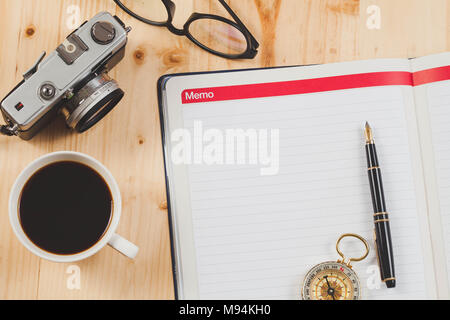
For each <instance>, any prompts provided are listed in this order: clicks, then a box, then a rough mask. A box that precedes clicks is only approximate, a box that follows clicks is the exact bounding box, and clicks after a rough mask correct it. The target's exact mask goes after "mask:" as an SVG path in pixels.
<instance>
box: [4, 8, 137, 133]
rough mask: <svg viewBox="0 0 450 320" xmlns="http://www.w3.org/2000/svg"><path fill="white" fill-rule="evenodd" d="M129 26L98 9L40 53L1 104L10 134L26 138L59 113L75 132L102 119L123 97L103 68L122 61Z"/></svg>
mask: <svg viewBox="0 0 450 320" xmlns="http://www.w3.org/2000/svg"><path fill="white" fill-rule="evenodd" d="M130 30H131V29H130V28H126V27H125V25H124V24H123V22H122V21H120V19H119V18H117V17H113V16H112V15H111V14H110V13H108V12H101V13H99V14H97V15H96V16H95V17H93V18H92V19H90V20H88V21H86V22H84V23H83V24H82V25H81V26H80V27H79V28H78V29H77V30H75V31H73V32H72V33H71V34H70V35H69V36H68V37H67V38H66V40H65V41H64V42H63V43H62V44H61V45H59V46H58V48H57V49H56V50H55V51H54V52H52V53H51V54H49V55H48V56H47V58H45V59H44V57H45V52H44V53H43V54H42V55H41V57H39V59H38V60H37V62H36V63H35V64H34V65H33V67H32V68H31V69H30V70H29V71H27V72H26V73H25V74H24V79H23V80H22V81H21V82H20V83H19V84H18V85H17V86H16V87H15V88H14V89H13V90H12V91H11V92H10V93H9V94H8V95H7V96H6V97H5V98H4V99H3V100H2V101H1V103H0V110H1V112H2V115H3V118H4V119H5V121H6V123H7V130H9V132H10V133H11V135H16V136H19V137H20V138H22V139H24V140H29V139H31V138H33V136H34V135H35V134H36V133H38V132H39V131H40V130H41V129H42V128H43V127H44V126H45V125H46V124H48V123H49V122H50V121H51V120H52V119H53V118H54V117H55V116H56V115H58V114H62V115H63V116H64V117H65V120H66V123H67V125H68V126H69V127H70V128H72V129H75V130H76V131H78V132H84V131H86V130H88V129H89V128H90V127H92V126H93V125H95V124H96V123H97V122H98V121H99V120H101V119H102V118H103V117H104V116H105V115H106V114H107V113H108V112H109V111H111V110H112V109H113V108H114V107H115V106H116V104H117V103H118V102H119V101H120V100H121V99H122V97H123V95H124V92H123V91H122V90H121V89H120V88H119V86H118V84H117V82H116V81H115V80H113V79H111V78H110V77H109V76H108V74H107V72H108V71H109V70H111V69H112V68H114V66H115V65H117V63H119V62H120V61H121V60H122V59H123V57H124V55H125V46H126V44H127V41H128V38H127V37H128V32H129V31H130Z"/></svg>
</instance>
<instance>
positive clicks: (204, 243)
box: [183, 86, 450, 299]
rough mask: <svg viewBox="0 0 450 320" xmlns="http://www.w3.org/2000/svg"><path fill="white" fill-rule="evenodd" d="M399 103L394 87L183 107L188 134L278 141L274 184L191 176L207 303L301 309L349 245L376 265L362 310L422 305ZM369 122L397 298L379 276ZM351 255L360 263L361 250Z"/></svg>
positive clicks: (255, 169)
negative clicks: (288, 303)
mask: <svg viewBox="0 0 450 320" xmlns="http://www.w3.org/2000/svg"><path fill="white" fill-rule="evenodd" d="M402 92H403V91H402V89H401V87H393V86H391V87H376V88H360V89H352V90H345V91H336V92H326V93H318V94H304V95H292V96H283V97H273V98H261V99H249V100H235V101H231V102H227V101H224V102H213V103H199V104H191V105H186V106H183V118H184V126H185V127H186V128H190V129H191V130H192V129H193V128H194V125H195V123H196V122H197V123H198V121H201V123H202V126H203V130H207V129H209V128H214V129H219V130H225V129H231V128H240V129H244V130H245V129H249V128H254V129H271V128H272V129H279V135H280V158H279V160H280V164H279V172H278V174H276V175H271V176H261V174H260V168H261V166H259V165H239V166H238V165H190V166H189V168H188V175H189V183H190V193H191V194H190V197H191V208H192V219H193V228H194V230H193V234H194V242H195V248H196V255H197V257H196V258H197V268H198V287H199V293H200V298H201V299H298V298H300V288H301V285H302V282H303V278H304V276H305V274H306V273H307V271H308V270H309V269H310V268H312V267H313V266H314V265H316V264H317V263H320V262H324V261H330V260H337V259H338V255H337V253H336V250H335V244H336V240H337V239H338V237H339V236H340V235H341V234H343V233H358V234H360V235H362V236H364V237H365V238H366V239H367V240H368V241H369V242H370V244H371V252H370V255H369V257H368V258H366V260H364V261H362V262H356V263H354V270H355V271H356V272H357V274H358V276H359V277H360V280H361V285H362V294H363V298H365V299H396V298H405V299H413V298H426V283H425V279H424V276H425V275H424V261H423V255H422V245H421V237H420V231H419V223H418V212H417V208H416V199H415V189H414V182H413V173H412V165H411V155H410V151H409V147H408V135H407V129H406V119H405V110H404V101H403V93H402ZM441 104H442V103H441ZM436 110H437V109H436ZM448 117H450V113H449V114H448ZM365 121H369V122H370V124H371V126H372V128H373V130H374V135H375V139H376V142H377V148H378V153H379V160H380V163H381V166H382V173H383V179H384V188H385V195H386V201H387V208H388V211H389V212H390V218H391V230H392V235H393V244H394V254H395V267H396V276H397V288H395V289H386V287H385V285H384V284H381V283H380V282H379V275H378V274H377V273H376V272H377V270H378V267H377V262H376V255H375V250H374V247H373V228H374V225H373V219H372V214H373V210H372V204H371V199H370V191H369V185H368V178H367V167H366V159H365V153H364V138H363V126H364V123H365ZM442 130H444V122H442ZM442 157H443V158H445V157H447V158H450V149H447V153H446V156H445V155H444V154H443V156H442ZM449 168H450V167H449ZM442 170H443V169H442ZM447 175H449V178H450V170H448V171H447ZM447 180H448V181H450V179H447ZM447 186H448V183H447ZM449 204H450V199H449V201H448V204H447V205H449ZM344 249H345V250H346V252H348V254H349V255H350V256H352V255H353V256H360V255H361V250H362V249H361V247H360V246H359V244H358V243H356V242H355V243H353V242H347V243H346V246H345V247H344Z"/></svg>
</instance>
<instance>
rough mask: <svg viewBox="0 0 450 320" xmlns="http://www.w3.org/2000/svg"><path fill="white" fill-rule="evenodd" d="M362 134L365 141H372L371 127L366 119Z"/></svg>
mask: <svg viewBox="0 0 450 320" xmlns="http://www.w3.org/2000/svg"><path fill="white" fill-rule="evenodd" d="M364 135H365V136H366V143H373V134H372V128H370V126H369V123H368V122H367V121H366V128H365V130H364Z"/></svg>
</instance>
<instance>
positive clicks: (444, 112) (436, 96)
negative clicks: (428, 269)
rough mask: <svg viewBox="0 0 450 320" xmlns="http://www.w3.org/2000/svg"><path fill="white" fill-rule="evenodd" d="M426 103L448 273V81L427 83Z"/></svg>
mask: <svg viewBox="0 0 450 320" xmlns="http://www.w3.org/2000/svg"><path fill="white" fill-rule="evenodd" d="M428 105H429V111H430V122H431V132H432V139H433V149H434V159H435V169H436V177H437V184H438V194H439V206H440V213H441V221H442V230H443V233H444V239H445V251H446V259H447V261H446V262H447V271H448V273H449V274H450V242H449V241H450V128H449V123H450V81H443V82H438V83H433V84H431V85H429V87H428Z"/></svg>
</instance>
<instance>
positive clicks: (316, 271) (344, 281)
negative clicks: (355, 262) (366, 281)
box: [301, 261, 361, 300]
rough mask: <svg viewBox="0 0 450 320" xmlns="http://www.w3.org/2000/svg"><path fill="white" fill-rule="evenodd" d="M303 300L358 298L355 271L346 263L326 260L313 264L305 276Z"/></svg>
mask: <svg viewBox="0 0 450 320" xmlns="http://www.w3.org/2000/svg"><path fill="white" fill-rule="evenodd" d="M301 293H302V299H303V300H359V299H360V298H361V290H360V283H359V279H358V276H357V275H356V272H355V271H353V269H352V268H351V267H349V266H347V265H346V264H343V263H340V262H336V261H327V262H322V263H319V264H318V265H316V266H314V267H313V268H312V269H311V270H309V271H308V273H307V274H306V276H305V280H304V281H303V285H302V289H301Z"/></svg>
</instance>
